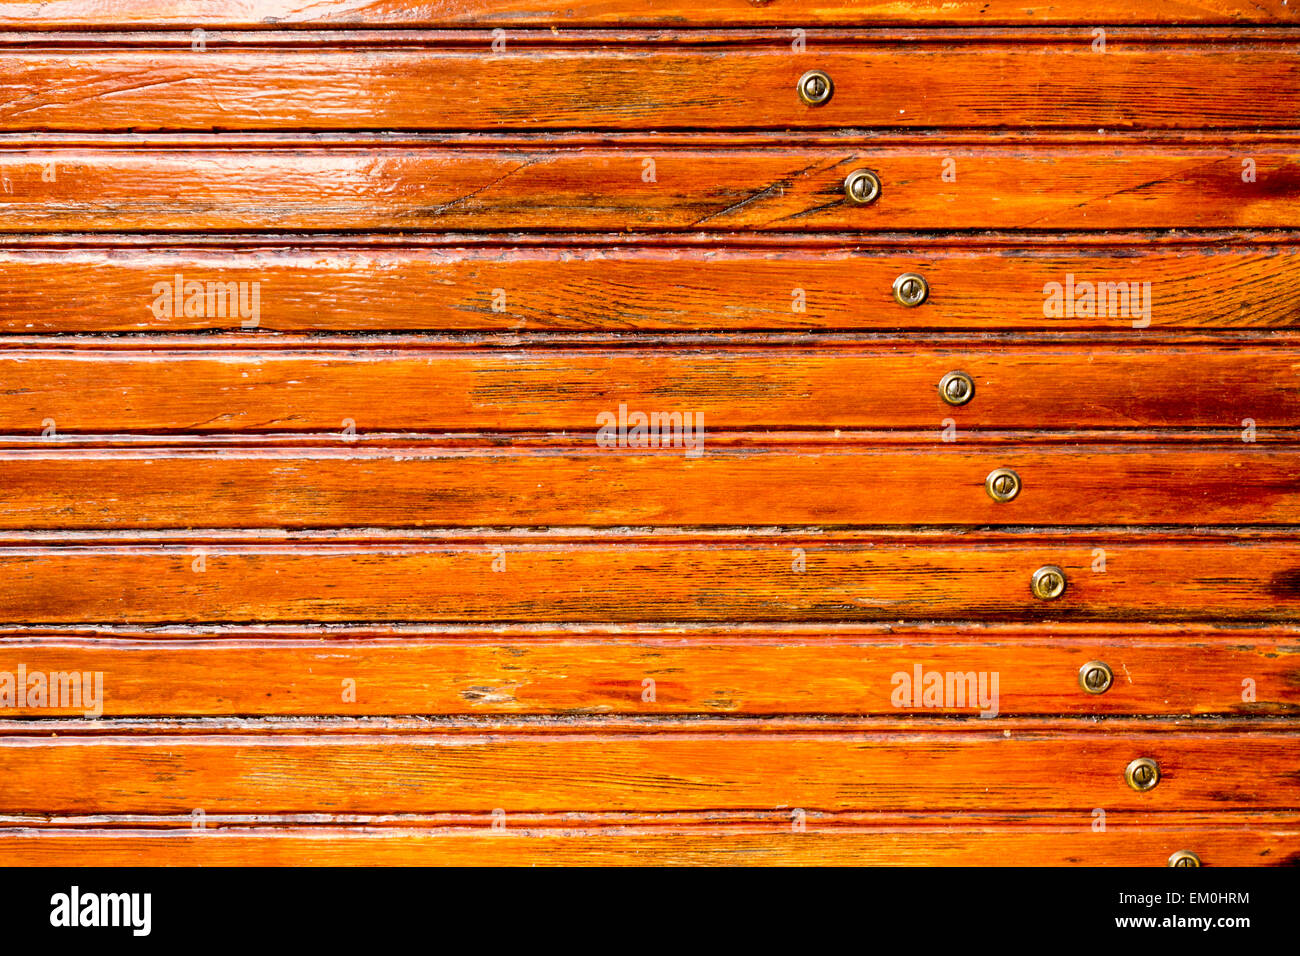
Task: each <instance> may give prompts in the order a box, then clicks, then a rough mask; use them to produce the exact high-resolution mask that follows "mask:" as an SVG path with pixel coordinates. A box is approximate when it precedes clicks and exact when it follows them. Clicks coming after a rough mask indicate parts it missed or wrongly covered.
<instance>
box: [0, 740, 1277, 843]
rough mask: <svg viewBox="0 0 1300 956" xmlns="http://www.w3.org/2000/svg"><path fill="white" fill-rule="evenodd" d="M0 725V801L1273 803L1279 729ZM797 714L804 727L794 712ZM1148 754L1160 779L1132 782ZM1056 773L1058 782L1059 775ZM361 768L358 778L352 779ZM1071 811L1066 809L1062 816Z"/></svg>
mask: <svg viewBox="0 0 1300 956" xmlns="http://www.w3.org/2000/svg"><path fill="white" fill-rule="evenodd" d="M967 720H968V721H973V722H974V724H976V725H982V726H970V725H967V726H963V727H962V728H961V729H948V730H945V729H921V728H920V727H918V728H917V729H916V730H911V731H903V732H872V731H870V730H860V731H855V732H841V731H823V730H813V729H809V730H805V731H802V732H795V731H790V732H784V733H767V732H762V731H759V732H748V731H731V732H727V731H721V732H705V731H698V732H697V731H692V732H671V733H656V732H648V733H576V734H549V735H548V734H536V733H530V734H512V733H509V732H490V733H482V734H472V733H457V734H438V733H436V732H432V733H425V734H407V735H382V734H377V735H346V734H335V735H327V736H315V735H302V736H292V735H276V736H272V737H266V736H258V735H249V736H245V735H239V734H235V735H211V736H179V735H167V734H165V733H159V734H156V735H150V736H145V737H78V736H71V735H59V736H57V737H46V738H38V737H30V736H22V737H17V736H11V737H0V773H2V774H3V777H4V780H5V787H4V790H3V792H2V793H0V813H6V814H53V815H61V814H70V815H76V814H151V813H156V814H188V813H190V812H191V811H193V810H195V809H201V810H203V811H204V813H205V814H229V813H238V814H250V813H258V814H304V813H317V814H393V813H438V812H455V813H468V814H482V815H483V816H484V817H485V818H487V819H489V820H490V817H491V814H492V813H493V811H494V810H502V811H504V812H505V814H506V816H507V818H508V817H509V815H510V814H512V813H534V812H552V813H558V812H586V811H592V812H597V811H637V812H642V813H649V812H674V811H711V810H769V811H770V810H786V811H789V810H792V809H795V808H798V809H803V810H805V811H828V812H830V811H849V810H859V811H868V810H870V811H913V812H916V811H923V812H927V813H930V812H935V811H945V810H954V811H956V810H961V811H967V812H971V811H1015V810H1026V811H1033V812H1041V811H1057V810H1059V811H1065V810H1069V811H1075V812H1078V813H1080V814H1082V815H1084V817H1085V818H1086V815H1087V814H1089V813H1090V812H1091V811H1092V810H1093V809H1095V808H1103V809H1106V810H1107V811H1108V812H1110V811H1112V810H1146V811H1157V810H1170V811H1172V810H1177V811H1183V812H1186V811H1203V810H1221V811H1225V810H1247V809H1259V810H1266V809H1287V808H1292V807H1294V806H1295V803H1296V798H1297V795H1298V794H1300V782H1298V781H1297V779H1296V775H1295V771H1294V767H1293V766H1291V765H1290V764H1289V761H1287V759H1286V755H1287V754H1290V753H1294V748H1295V745H1296V740H1297V737H1296V735H1295V733H1294V728H1293V727H1292V726H1291V725H1290V724H1286V723H1282V722H1278V724H1277V725H1276V727H1275V728H1274V729H1272V730H1269V729H1263V728H1260V729H1256V730H1253V731H1249V732H1233V731H1219V732H1214V733H1204V732H1199V731H1196V730H1178V731H1169V730H1164V731H1160V732H1150V731H1143V730H1141V729H1137V728H1134V727H1132V726H1129V727H1126V728H1125V729H1124V730H1123V732H1122V733H1108V732H1107V729H1106V728H1105V727H1104V726H1098V727H1094V728H1090V729H1089V731H1088V732H1087V733H1067V732H1054V731H1050V730H1040V731H1037V732H1035V731H1034V730H1033V729H1032V725H1031V728H1030V729H1025V730H1021V731H1019V732H1012V731H1011V730H1010V729H1009V728H1006V729H1002V728H999V727H998V726H994V724H995V723H996V722H990V721H980V720H979V718H967ZM814 726H815V725H814ZM1141 756H1145V757H1150V758H1152V759H1154V760H1156V761H1157V763H1158V764H1159V766H1160V768H1161V780H1160V783H1159V785H1158V786H1156V787H1155V789H1153V790H1150V791H1148V792H1145V793H1138V792H1136V791H1134V790H1132V789H1131V788H1130V787H1129V786H1128V785H1127V783H1125V780H1124V768H1125V767H1126V766H1127V765H1128V764H1129V762H1130V761H1132V760H1133V759H1134V758H1136V757H1141ZM1067 780H1068V781H1069V785H1068V786H1064V785H1063V781H1067ZM358 781H364V786H358ZM1081 822H1082V821H1081Z"/></svg>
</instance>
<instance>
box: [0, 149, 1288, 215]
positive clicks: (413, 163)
mask: <svg viewBox="0 0 1300 956" xmlns="http://www.w3.org/2000/svg"><path fill="white" fill-rule="evenodd" d="M294 142H295V141H293V140H288V139H287V140H285V141H284V146H283V147H281V148H262V149H247V148H226V149H220V148H217V149H213V148H204V149H192V150H191V149H170V150H168V149H159V148H156V147H149V148H145V147H140V146H137V147H135V148H131V149H114V148H98V149H93V148H85V147H77V148H74V147H62V148H52V147H50V146H41V145H31V146H28V147H24V148H12V149H6V150H4V151H0V177H3V179H4V181H6V182H8V184H9V185H8V186H7V187H5V190H4V193H3V194H0V212H2V213H3V216H2V217H0V229H3V231H5V232H69V231H85V232H104V231H126V232H130V231H140V230H153V231H161V232H168V231H177V232H205V231H213V230H217V231H222V230H224V231H254V230H327V231H329V230H349V231H355V230H418V229H451V230H457V229H466V230H486V231H509V230H556V229H566V230H600V231H611V230H615V231H617V230H630V231H646V230H688V231H689V230H695V231H698V230H709V231H716V230H729V229H755V230H783V231H803V230H808V231H812V230H848V231H853V230H880V229H941V230H951V229H1169V228H1180V227H1187V228H1200V229H1207V228H1210V229H1219V228H1292V227H1294V226H1295V224H1296V222H1297V213H1298V212H1300V148H1298V147H1296V146H1295V145H1294V144H1292V143H1291V141H1285V144H1286V145H1281V144H1279V143H1278V142H1276V141H1264V142H1260V143H1252V142H1251V141H1250V140H1248V139H1243V138H1236V139H1234V141H1233V144H1232V146H1230V147H1229V146H1205V145H1196V146H1192V145H1186V146H1177V145H1160V144H1158V143H1157V144H1152V145H1145V146H1144V145H1137V144H1135V143H1132V142H1122V143H1116V144H1115V145H1108V144H1106V143H1105V142H1104V141H1100V142H1096V143H1092V144H1088V145H1074V146H1051V145H1044V146H1040V147H1037V148H1031V147H1028V146H1024V145H1021V146H1012V145H994V144H989V145H983V146H978V145H975V146H972V145H961V146H954V147H951V148H945V147H943V146H942V145H940V144H937V143H933V142H928V141H921V142H918V143H915V144H913V145H900V144H898V143H895V142H892V141H890V142H888V143H886V142H884V141H882V142H881V143H880V144H879V145H872V146H867V147H861V146H860V147H845V146H834V147H825V148H817V149H808V148H804V149H799V148H793V147H766V148H758V147H750V148H745V147H741V146H737V147H735V148H730V149H725V148H716V149H701V148H697V147H690V146H681V145H677V146H658V147H654V148H647V147H645V146H641V147H631V148H623V149H617V148H609V147H594V148H583V147H577V146H575V147H572V148H567V149H566V148H561V145H560V144H559V143H558V141H557V142H556V143H555V145H552V146H549V147H546V148H542V147H540V146H536V145H534V146H532V147H529V148H514V149H509V150H506V149H492V148H488V144H487V143H483V144H482V145H481V146H480V147H478V148H475V147H472V146H468V145H461V147H460V148H454V149H453V148H448V147H441V148H440V147H438V146H436V145H432V144H431V145H428V146H427V147H422V148H419V149H395V148H381V147H373V146H367V147H364V148H362V147H353V148H348V147H347V146H346V141H342V142H340V143H339V144H337V145H335V146H333V147H331V148H328V149H323V148H320V147H319V146H313V145H311V143H312V141H311V140H307V141H304V143H303V145H301V146H295V147H294V148H289V146H290V144H293V143H294ZM1244 160H1249V161H1250V162H1251V163H1253V164H1254V166H1253V173H1250V176H1251V177H1253V181H1247V179H1246V178H1245V177H1246V174H1247V173H1248V172H1249V170H1248V168H1247V167H1246V166H1245V165H1243V162H1244ZM647 161H653V162H654V170H653V173H654V182H649V181H647V180H646V179H645V178H643V177H644V176H645V175H647V174H648V172H649V170H650V167H649V166H648V165H647ZM946 162H948V163H951V164H952V165H951V166H948V167H946V166H945V163H946ZM859 168H869V169H872V170H874V171H875V172H876V173H877V174H878V176H879V177H880V179H881V182H882V184H883V185H882V193H881V196H880V198H879V199H878V200H877V201H876V202H875V203H874V204H872V205H869V206H860V205H854V204H851V203H849V202H847V201H846V200H845V198H844V179H845V177H846V176H847V175H848V174H849V173H850V172H852V171H853V170H855V169H859ZM945 168H951V169H955V170H956V173H955V175H956V178H955V179H954V180H953V181H945V180H944V179H943V176H944V172H945ZM51 169H52V170H53V171H54V172H53V175H52V176H51V174H50V172H49V171H50V170H51Z"/></svg>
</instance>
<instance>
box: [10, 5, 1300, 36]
mask: <svg viewBox="0 0 1300 956" xmlns="http://www.w3.org/2000/svg"><path fill="white" fill-rule="evenodd" d="M1296 19H1297V13H1296V10H1295V7H1294V4H1290V5H1288V0H1195V2H1188V0H1056V2H1054V3H1051V4H1049V5H1046V6H1033V7H1027V6H1026V5H1025V3H1024V2H1023V0H945V2H943V3H937V2H934V0H817V2H815V3H793V2H789V0H776V2H765V3H762V4H758V5H756V4H755V3H754V2H753V0H658V2H655V3H654V4H648V3H646V2H645V0H569V2H566V3H565V4H564V6H563V7H562V8H557V7H555V6H554V5H546V4H539V3H538V2H537V0H417V2H412V0H322V2H315V3H311V4H308V5H304V4H302V3H301V2H298V0H251V2H250V0H242V2H231V0H116V2H114V3H113V4H112V5H111V6H108V7H106V6H105V5H104V4H102V3H97V2H94V0H40V2H37V0H6V2H4V3H0V27H4V28H26V29H60V28H68V27H83V26H92V27H101V28H102V27H106V26H128V27H140V28H148V27H186V28H188V27H192V26H204V27H228V28H253V29H256V28H268V27H280V26H322V27H347V28H354V27H363V26H369V27H375V26H384V27H465V26H471V27H488V26H493V27H582V26H587V27H607V26H659V27H690V26H732V27H736V26H766V25H770V26H793V27H813V26H825V25H852V26H858V25H863V24H873V23H879V24H912V23H917V24H979V25H994V24H1013V23H1082V24H1088V25H1091V24H1094V23H1104V24H1111V23H1116V24H1119V23H1139V24H1147V23H1189V24H1191V23H1210V24H1218V23H1291V22H1294V21H1295V20H1296Z"/></svg>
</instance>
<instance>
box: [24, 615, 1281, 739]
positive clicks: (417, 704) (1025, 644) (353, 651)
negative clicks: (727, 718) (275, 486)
mask: <svg viewBox="0 0 1300 956" xmlns="http://www.w3.org/2000/svg"><path fill="white" fill-rule="evenodd" d="M1089 661H1100V662H1102V663H1104V664H1106V665H1107V666H1108V667H1110V668H1111V670H1112V672H1113V674H1114V675H1115V676H1114V683H1113V684H1112V686H1111V687H1110V688H1109V689H1108V690H1106V691H1105V692H1104V693H1102V694H1093V693H1087V692H1085V691H1084V690H1082V689H1081V687H1080V684H1079V670H1080V668H1081V667H1082V666H1083V665H1084V664H1085V663H1086V662H1089ZM918 667H919V668H921V679H920V680H919V681H918V680H917V679H916V668H918ZM0 673H7V674H11V675H15V676H14V678H13V680H14V681H15V687H30V686H34V685H33V684H31V683H29V682H25V681H24V680H23V679H21V678H20V677H19V676H18V675H20V674H21V675H38V674H39V675H42V678H41V679H44V680H45V681H46V682H47V687H54V688H56V689H55V690H54V691H51V692H47V693H46V695H45V697H44V698H43V699H40V700H37V699H35V698H30V699H29V698H28V697H26V696H24V697H22V698H19V697H17V696H16V695H13V694H11V695H10V696H11V698H12V699H11V700H9V701H7V702H6V705H5V709H4V712H5V714H6V715H8V716H10V717H32V718H37V717H51V716H58V715H65V716H70V717H75V716H79V715H85V714H87V713H91V714H94V713H95V712H97V711H98V712H99V714H100V715H101V716H102V717H104V718H112V717H147V716H150V715H156V714H174V715H192V716H198V717H205V716H223V715H229V716H235V715H243V714H247V715H265V716H311V715H324V714H337V715H346V716H374V717H381V716H384V715H387V714H509V713H518V714H548V713H551V714H646V715H653V714H708V713H723V714H881V715H891V714H893V715H898V714H906V713H915V714H932V715H933V714H942V715H948V716H952V715H962V714H972V713H977V712H983V713H988V714H990V715H991V716H995V715H1003V716H1009V715H1016V714H1048V713H1052V714H1077V715H1080V716H1090V715H1103V714H1150V715H1162V714H1232V713H1238V714H1258V715H1265V714H1274V715H1286V714H1289V715H1300V633H1298V632H1296V631H1295V630H1294V629H1286V628H1275V629H1253V628H1235V629H1223V630H1217V629H1214V628H1200V629H1187V628H1180V627H1167V628H1150V627H1148V628H1142V627H1117V626H1114V625H1112V626H1110V627H1107V628H1106V629H1098V628H1096V627H1095V626H1087V625H1073V626H1071V625H1063V626H1062V625H1058V626H1056V627H1026V626H1020V627H1017V626H1014V625H990V626H986V627H951V626H949V627H944V626H939V625H929V626H923V625H914V626H902V625H894V626H892V627H878V628H874V629H867V628H853V627H843V626H841V627H828V628H822V629H820V630H819V629H817V628H813V627H808V626H793V625H792V626H788V627H785V628H780V627H768V628H755V627H745V626H738V627H737V626H733V627H730V628H725V627H717V628H694V629H682V628H677V629H673V628H660V629H647V628H635V627H630V628H623V629H618V630H610V629H607V630H603V631H602V630H598V629H587V630H585V631H583V630H581V629H579V630H577V631H576V632H575V631H574V630H568V631H566V630H557V629H553V628H552V629H546V628H535V627H520V628H516V629H511V630H500V629H495V630H492V631H483V630H457V629H454V628H453V629H446V630H436V629H429V628H426V629H419V628H413V629H403V630H401V631H397V632H395V633H394V632H389V633H384V632H383V631H382V630H377V629H371V630H370V632H369V633H367V632H361V633H352V634H349V635H347V636H346V637H345V636H341V635H340V634H339V633H338V632H337V631H334V632H328V631H324V630H313V629H310V628H306V629H301V630H298V631H296V632H289V633H279V634H274V633H273V634H267V633H266V632H258V631H256V630H252V631H246V632H241V631H239V630H237V629H236V630H233V631H225V630H216V631H214V630H211V629H210V630H208V631H207V632H204V631H203V630H202V629H195V630H190V631H184V632H173V633H163V634H159V633H154V632H147V633H144V634H132V633H130V632H129V631H128V632H125V633H121V632H114V631H106V632H102V633H99V634H96V635H95V636H92V637H85V636H76V635H65V636H62V637H58V636H49V635H46V634H41V633H39V632H36V633H33V634H31V635H23V634H22V633H21V632H19V633H18V634H17V635H16V636H14V635H10V636H7V637H6V638H5V639H4V640H3V641H0ZM73 674H76V675H80V681H81V683H80V684H77V683H74V681H73V679H72V677H71V676H70V675H73ZM933 674H940V675H943V677H942V679H943V681H944V682H945V684H944V686H945V687H946V686H947V680H948V677H947V675H949V674H954V675H960V676H958V677H956V678H954V683H953V688H954V692H955V691H956V690H957V689H958V688H960V689H961V691H962V693H963V695H964V696H963V697H962V698H961V700H960V701H959V700H958V698H957V697H956V696H954V697H953V698H951V699H950V700H948V701H947V703H948V704H949V706H946V707H945V706H943V704H944V703H945V701H943V700H939V701H938V706H930V704H935V701H930V702H929V704H927V703H926V702H925V700H924V699H923V698H922V697H917V696H912V695H910V694H904V693H903V690H904V688H905V687H907V686H914V687H921V686H923V684H924V682H925V681H926V680H931V681H932V680H933V678H932V677H931V676H930V675H933ZM51 675H56V676H51ZM57 675H66V676H57ZM96 675H98V676H96ZM899 675H903V677H900V676H899ZM968 675H975V676H974V680H975V684H974V685H973V690H972V688H971V685H969V684H968V683H967V678H968ZM980 675H983V681H984V682H983V684H982V685H981V684H980V679H981V677H980ZM993 675H996V677H994V676H993ZM904 678H905V679H904ZM908 681H910V682H911V683H910V684H908V683H907V682H908ZM994 681H996V683H994ZM97 682H98V683H97ZM981 687H982V688H983V690H984V697H983V699H982V700H981V699H980V698H979V696H978V695H979V693H980V689H981ZM899 695H902V696H899ZM958 703H960V704H961V706H957V705H958ZM995 712H996V714H995Z"/></svg>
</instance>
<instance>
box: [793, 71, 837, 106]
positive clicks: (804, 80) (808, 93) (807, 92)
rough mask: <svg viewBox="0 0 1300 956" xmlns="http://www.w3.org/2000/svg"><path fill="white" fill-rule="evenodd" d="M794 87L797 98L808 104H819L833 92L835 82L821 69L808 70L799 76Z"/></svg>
mask: <svg viewBox="0 0 1300 956" xmlns="http://www.w3.org/2000/svg"><path fill="white" fill-rule="evenodd" d="M795 88H796V89H797V90H798V91H799V99H801V100H803V101H804V103H806V104H807V105H809V106H821V105H822V104H823V103H826V102H828V101H829V100H830V98H831V94H832V93H834V92H835V84H834V83H832V82H831V78H830V77H829V76H828V75H827V74H826V73H824V72H823V71H822V70H809V71H808V72H807V73H805V74H804V75H803V76H801V77H799V85H798V86H797V87H795Z"/></svg>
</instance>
